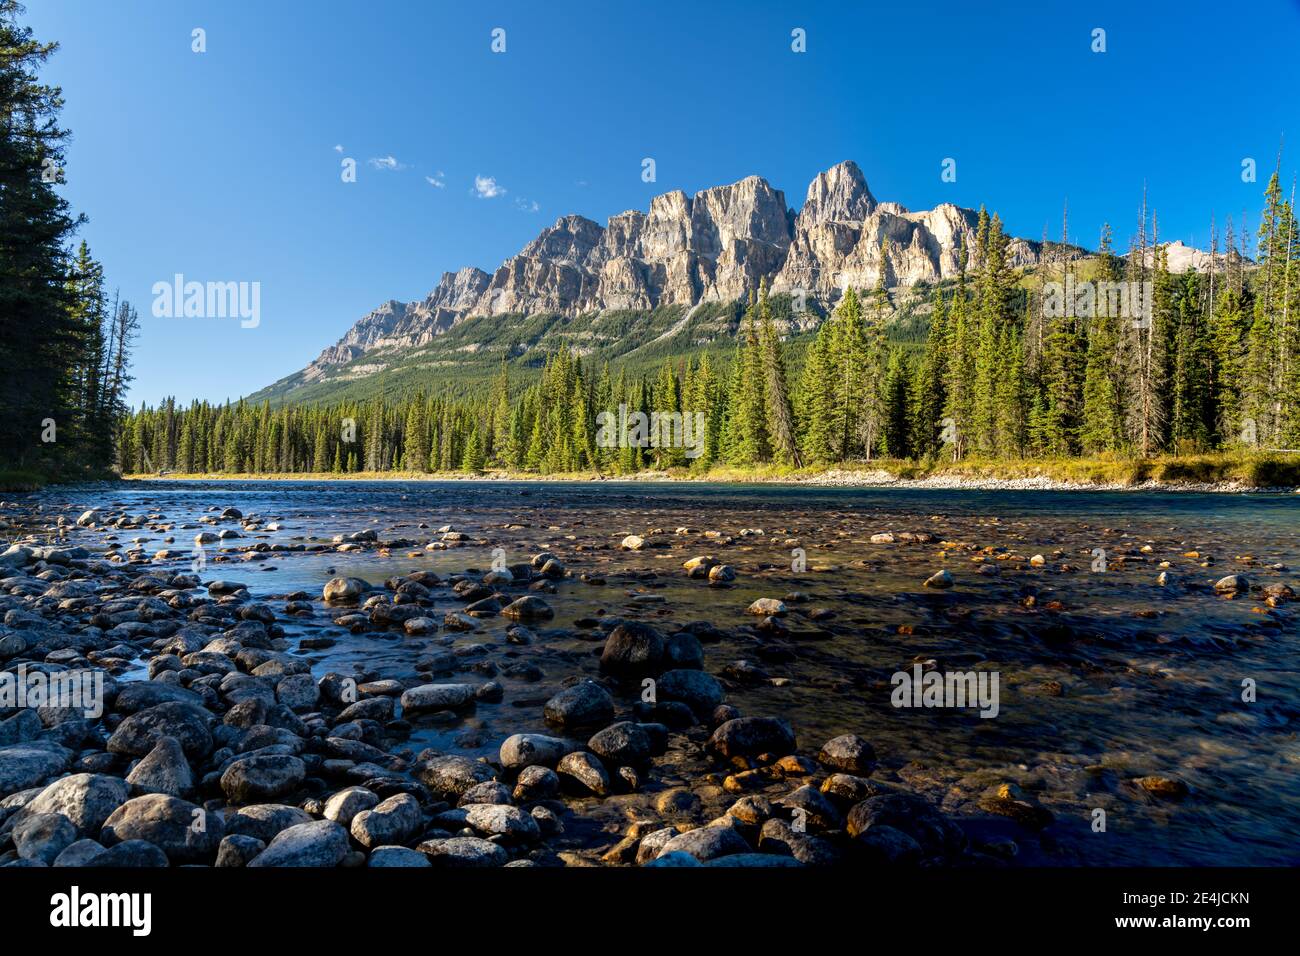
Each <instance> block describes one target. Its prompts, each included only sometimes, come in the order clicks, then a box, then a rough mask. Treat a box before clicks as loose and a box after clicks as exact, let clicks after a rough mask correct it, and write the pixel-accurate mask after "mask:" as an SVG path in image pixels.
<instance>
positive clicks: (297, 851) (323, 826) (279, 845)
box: [248, 820, 350, 867]
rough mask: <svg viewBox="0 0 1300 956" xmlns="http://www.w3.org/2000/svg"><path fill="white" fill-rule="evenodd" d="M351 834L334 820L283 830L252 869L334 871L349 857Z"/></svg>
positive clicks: (255, 861) (253, 864) (258, 858)
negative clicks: (321, 868)
mask: <svg viewBox="0 0 1300 956" xmlns="http://www.w3.org/2000/svg"><path fill="white" fill-rule="evenodd" d="M349 849H350V847H349V844H348V831H347V830H344V829H343V828H342V827H341V826H339V825H338V824H337V823H335V822H334V821H333V820H313V821H312V822H311V823H299V824H297V825H296V826H291V827H289V828H288V829H287V830H282V831H281V832H280V833H279V834H278V835H277V836H276V838H275V839H274V840H272V841H271V842H270V844H268V845H267V848H266V849H265V850H263V851H262V852H261V853H259V854H258V855H257V856H256V857H254V858H253V860H251V861H250V862H249V864H248V865H249V866H253V867H267V866H269V867H298V866H310V867H332V866H338V865H339V864H340V863H342V862H343V858H344V857H345V856H347V855H348V852H349Z"/></svg>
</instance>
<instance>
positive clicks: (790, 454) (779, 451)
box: [758, 283, 803, 468]
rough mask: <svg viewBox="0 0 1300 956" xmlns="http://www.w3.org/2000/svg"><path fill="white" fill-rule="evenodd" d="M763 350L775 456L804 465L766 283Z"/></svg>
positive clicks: (761, 311)
mask: <svg viewBox="0 0 1300 956" xmlns="http://www.w3.org/2000/svg"><path fill="white" fill-rule="evenodd" d="M758 315H759V325H760V331H759V349H760V352H761V364H762V372H763V386H764V388H763V392H764V396H763V397H764V404H765V405H766V406H767V419H766V422H765V424H766V429H767V433H768V435H769V436H771V439H770V440H771V448H772V455H773V457H774V458H775V460H776V461H777V462H778V463H780V464H782V465H794V466H795V467H797V468H798V467H802V466H803V459H802V457H801V456H800V454H799V445H798V440H797V436H796V433H795V421H794V409H793V408H792V407H791V404H790V394H789V390H788V388H787V387H786V369H785V355H784V350H783V349H782V347H781V339H780V337H779V336H778V335H777V332H776V323H775V322H773V321H772V308H771V305H770V303H769V302H768V298H767V285H766V283H764V284H762V285H760V286H759V298H758Z"/></svg>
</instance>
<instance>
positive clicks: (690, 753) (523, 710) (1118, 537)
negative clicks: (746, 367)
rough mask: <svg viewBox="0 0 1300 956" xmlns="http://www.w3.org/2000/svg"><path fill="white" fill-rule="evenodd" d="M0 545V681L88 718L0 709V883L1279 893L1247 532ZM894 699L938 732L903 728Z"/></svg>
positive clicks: (753, 511)
mask: <svg viewBox="0 0 1300 956" xmlns="http://www.w3.org/2000/svg"><path fill="white" fill-rule="evenodd" d="M0 514H3V517H4V520H5V521H6V522H7V523H8V524H9V526H10V532H9V537H10V539H11V540H13V539H15V538H16V539H17V541H16V543H15V545H14V546H13V547H12V548H10V549H9V551H7V552H5V553H2V554H0V566H4V567H5V568H6V571H5V573H4V575H3V578H2V579H0V609H3V610H4V612H5V618H4V624H3V626H0V679H3V680H8V681H10V682H11V686H12V687H13V688H14V690H15V692H17V691H18V688H20V687H21V688H23V689H24V690H25V691H26V692H28V693H30V692H31V691H33V690H36V689H39V688H38V685H37V681H38V680H40V678H38V677H37V676H36V675H38V674H39V675H45V674H59V675H65V676H67V677H71V676H74V675H76V674H85V675H89V676H90V677H91V678H93V679H94V681H95V682H99V681H102V685H100V686H101V687H102V692H100V690H99V689H98V688H97V684H96V683H92V684H91V689H92V692H93V693H95V695H96V696H95V697H94V698H93V699H91V700H90V701H88V702H85V701H83V703H89V704H90V705H91V706H89V707H87V708H83V710H88V711H89V713H88V714H87V713H77V714H75V715H73V714H69V713H65V712H64V711H63V710H62V709H61V708H58V707H44V708H41V707H35V708H33V707H32V706H31V705H32V703H33V701H32V700H31V698H30V697H29V698H28V699H27V701H26V704H27V706H22V705H21V703H19V705H18V706H17V707H16V708H6V707H5V706H4V704H3V697H0V867H3V866H5V865H9V864H13V865H20V866H28V865H36V863H35V861H37V860H40V861H45V860H49V859H52V860H53V861H54V862H55V863H56V864H57V865H60V866H66V865H75V864H77V863H78V862H92V863H93V864H94V865H107V864H112V863H120V862H122V861H123V860H127V861H133V862H137V863H150V862H152V863H153V864H155V865H162V864H163V863H165V862H169V863H172V864H179V863H191V862H198V863H215V864H217V865H220V866H223V867H225V866H239V865H253V866H258V867H261V866H281V865H307V864H309V863H314V864H315V865H343V866H392V865H410V866H419V867H423V866H430V865H432V866H435V867H443V866H457V865H469V864H473V865H484V866H500V865H512V866H555V865H565V866H590V865H608V864H621V865H634V864H638V863H639V864H641V865H656V866H665V865H669V864H676V865H686V866H693V865H695V863H693V862H691V861H690V860H688V859H687V857H691V858H693V859H694V860H695V861H696V862H698V863H701V864H704V865H717V866H734V865H743V866H751V865H752V866H794V865H796V864H800V865H807V866H821V865H825V864H832V863H834V864H842V865H850V866H852V865H859V866H865V867H868V868H874V867H879V866H882V865H891V864H892V865H896V866H903V867H908V868H911V867H915V866H917V865H920V864H925V865H945V866H956V867H966V866H970V865H976V866H981V867H999V868H1000V867H1004V866H1008V865H1011V866H1036V865H1067V866H1069V865H1082V866H1098V865H1138V864H1143V865H1165V864H1185V865H1251V864H1259V863H1268V864H1273V865H1281V864H1283V863H1285V862H1286V861H1288V860H1290V859H1291V854H1292V852H1293V850H1292V847H1293V842H1292V841H1291V839H1290V829H1293V828H1290V829H1289V819H1290V816H1289V807H1290V802H1291V800H1292V794H1293V792H1294V773H1293V769H1294V764H1295V759H1296V757H1295V745H1294V741H1293V740H1291V736H1292V735H1291V734H1290V731H1291V730H1292V726H1291V722H1290V721H1288V720H1287V719H1286V716H1285V715H1286V714H1287V713H1290V712H1292V711H1293V710H1294V708H1295V706H1296V695H1295V690H1294V688H1292V687H1290V686H1289V685H1288V684H1287V683H1286V682H1285V681H1272V680H1269V679H1268V677H1267V675H1271V674H1285V673H1287V672H1288V671H1287V668H1288V667H1289V666H1290V663H1291V662H1292V661H1294V658H1295V653H1296V648H1295V631H1294V621H1295V618H1294V607H1295V605H1294V604H1293V603H1292V600H1293V598H1294V590H1295V577H1294V572H1292V571H1291V570H1290V569H1291V568H1295V567H1300V551H1298V550H1297V548H1296V545H1295V542H1296V541H1298V540H1300V536H1298V535H1297V526H1298V523H1300V512H1298V511H1297V509H1295V508H1294V507H1293V502H1292V501H1291V500H1289V499H1288V498H1284V497H1282V496H1264V495H1260V496H1231V497H1228V496H1219V497H1214V496H1204V495H1199V496H1198V495H1194V494H1187V495H1177V496H1174V495H1164V496H1163V497H1162V496H1155V495H1146V496H1144V495H1129V496H1120V495H1116V494H1110V493H1097V494H1092V495H1089V494H1080V495H1075V494H1069V495H1062V494H1060V493H1057V494H1052V493H1047V494H1037V493H1034V494H1031V493H1028V492H1023V493H1016V492H1005V493H1001V492H1000V493H998V494H990V493H979V492H972V493H939V494H936V493H933V492H925V491H921V492H894V491H892V490H887V491H877V490H870V489H867V490H858V491H853V490H848V491H844V492H842V493H840V492H838V491H837V493H835V494H830V493H828V492H827V491H826V490H825V489H822V490H818V489H816V488H814V487H812V486H796V485H788V484H787V485H778V484H775V483H773V484H763V485H750V486H747V487H741V486H726V485H714V486H705V485H689V484H684V483H680V484H674V483H666V484H661V485H656V486H651V485H646V486H643V487H641V488H637V487H635V486H628V485H622V486H619V485H612V484H611V485H604V484H601V483H595V484H591V483H588V484H577V483H567V484H565V483H559V482H556V483H552V484H550V485H547V484H545V483H530V484H528V485H511V484H508V483H504V482H502V483H495V484H493V483H483V484H479V485H473V484H469V483H464V482H458V483H448V484H445V485H434V484H431V483H425V484H421V483H411V484H409V485H405V486H403V485H401V484H395V483H389V482H386V483H382V484H379V483H376V484H374V485H370V486H364V485H354V484H350V483H341V482H304V483H291V482H266V483H261V484H259V483H254V482H248V483H240V482H220V483H213V484H212V485H210V486H206V487H205V486H203V485H198V484H183V483H179V482H175V483H167V482H123V483H118V484H111V485H110V484H105V485H96V486H85V487H80V488H52V489H48V490H47V491H45V492H43V493H41V494H40V495H38V496H35V497H34V498H33V499H32V500H26V501H9V502H6V503H5V504H4V506H3V511H2V512H0ZM918 668H919V669H920V675H921V679H924V678H925V675H926V674H928V673H935V674H943V675H945V676H944V679H945V681H946V680H947V679H948V675H952V676H953V679H954V680H957V679H958V678H960V679H961V680H963V681H965V680H967V679H968V678H969V679H970V680H974V681H975V682H976V683H975V684H974V685H971V686H972V687H973V690H971V691H970V692H969V693H971V694H974V695H975V697H970V696H969V695H968V697H967V698H966V701H965V704H964V705H963V704H962V703H961V701H959V700H958V699H956V698H955V697H954V698H953V699H952V700H951V701H944V702H942V703H941V705H940V702H936V703H935V705H934V706H931V705H929V704H925V703H924V701H923V702H922V705H921V706H919V707H918V706H916V702H915V696H914V694H913V696H904V697H899V696H898V695H897V694H896V693H895V690H896V689H897V688H898V687H899V686H906V687H912V688H915V687H916V686H917V683H916V680H917V678H916V675H917V673H918ZM5 675H7V676H5ZM95 675H101V676H100V677H96V676H95ZM980 675H983V677H984V679H985V680H986V682H987V687H986V688H985V690H980V684H979V683H978V682H979V680H980V679H981V676H980ZM1255 675H1260V676H1261V677H1263V678H1264V679H1263V680H1260V686H1261V690H1262V691H1263V692H1262V693H1261V694H1260V699H1259V702H1258V703H1254V702H1248V701H1245V700H1243V699H1241V698H1240V696H1239V695H1240V692H1241V687H1242V685H1241V681H1242V679H1243V677H1244V676H1252V677H1253V676H1255ZM61 679H62V678H61ZM1256 679H1259V678H1256ZM647 680H648V681H649V682H650V684H649V685H647V684H646V681H647ZM900 681H902V682H903V683H900ZM909 681H910V682H911V683H907V682H909ZM963 686H964V685H963ZM647 687H651V688H653V693H652V695H651V697H650V698H649V699H647V697H646V690H647ZM986 691H987V693H986ZM972 701H976V703H979V706H978V707H976V706H975V704H973V703H972ZM734 721H741V722H740V723H734ZM164 738H166V739H164ZM1224 781H1231V782H1232V783H1231V785H1225V783H1224ZM51 788H52V789H51ZM404 797H409V798H410V799H405V798H404ZM78 801H79V802H78ZM88 802H92V803H94V804H95V806H96V807H97V809H96V811H95V812H94V813H93V815H90V814H89V812H88V814H87V815H85V816H78V817H77V819H75V820H74V819H72V818H71V817H69V826H64V825H63V824H62V823H60V821H59V820H58V819H52V818H57V817H59V816H60V815H61V814H63V811H62V810H61V809H60V808H62V807H66V806H72V805H76V806H82V805H86V804H87V803H88ZM196 810H201V811H204V812H206V813H207V818H206V821H207V827H206V829H205V831H204V834H205V836H204V840H203V841H200V842H196V841H194V840H191V839H189V838H188V837H187V838H185V839H182V837H183V835H184V830H185V827H186V826H187V825H188V821H191V820H193V819H194V816H193V815H194V813H195V811H196ZM1098 810H1102V811H1104V812H1105V814H1106V815H1107V817H1108V818H1109V819H1110V820H1112V821H1114V823H1115V830H1116V831H1117V832H1122V834H1123V838H1122V839H1119V840H1111V839H1106V838H1103V837H1100V836H1099V835H1098V833H1097V832H1095V831H1094V830H1093V829H1092V822H1093V820H1094V819H1095V818H1096V816H1095V814H1096V811H1098ZM366 814H369V815H366ZM534 827H535V828H536V829H535V830H534ZM1120 827H1122V828H1123V829H1122V831H1120ZM381 828H382V829H381ZM895 831H897V832H895ZM937 834H947V836H944V837H942V838H939V837H937V836H936V835H937ZM69 839H71V841H72V842H68V841H69ZM673 840H677V841H678V842H676V843H675V844H674V843H671V841H673ZM670 846H671V849H669V847H670ZM74 848H75V849H74ZM65 853H66V854H68V855H67V856H66V857H64V856H63V854H65ZM681 854H684V856H683V855H681ZM60 860H61V862H60ZM259 860H260V862H258V861H259ZM715 860H719V861H723V862H717V863H715V862H714V861H715ZM24 861H27V862H24Z"/></svg>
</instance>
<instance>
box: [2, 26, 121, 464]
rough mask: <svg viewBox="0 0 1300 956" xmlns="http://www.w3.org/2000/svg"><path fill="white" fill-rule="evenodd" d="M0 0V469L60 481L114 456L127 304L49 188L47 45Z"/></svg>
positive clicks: (60, 146)
mask: <svg viewBox="0 0 1300 956" xmlns="http://www.w3.org/2000/svg"><path fill="white" fill-rule="evenodd" d="M21 10H22V8H21V7H20V6H19V5H18V4H17V3H16V0H0V110H2V111H3V115H2V116H0V321H3V330H2V332H0V408H3V410H4V414H3V415H0V449H3V457H2V458H0V472H5V471H11V472H13V473H17V474H20V475H32V476H37V477H60V478H71V477H79V476H87V475H96V474H103V473H106V472H107V471H108V469H109V468H110V467H111V466H113V465H114V464H115V463H116V461H117V439H118V436H119V435H120V434H121V428H122V422H123V421H124V419H125V416H126V413H127V408H126V401H125V395H126V386H127V383H128V382H129V381H130V374H129V365H130V349H131V342H132V340H133V338H134V337H135V335H136V331H137V328H138V320H137V317H136V313H135V310H134V309H133V308H132V307H131V305H130V304H129V303H127V302H125V301H121V300H120V299H119V298H118V297H117V296H116V295H113V296H110V295H109V293H108V290H107V286H106V284H105V278H104V270H103V267H102V266H101V265H100V264H99V263H98V262H96V261H95V260H94V258H93V257H92V256H91V254H90V250H89V248H88V247H87V246H86V243H85V242H84V241H82V242H79V243H76V242H75V233H76V231H77V229H78V227H79V226H80V225H81V224H82V223H83V222H84V221H85V220H84V217H83V216H79V215H76V214H74V213H73V212H72V210H71V209H70V208H69V205H68V202H67V201H66V200H65V199H63V198H62V197H61V196H60V195H59V193H58V187H59V186H60V185H61V184H62V183H63V181H64V170H63V162H64V159H63V154H64V143H65V141H66V139H67V135H68V134H67V132H66V131H65V130H63V129H62V128H60V126H59V124H58V114H59V110H60V108H61V107H62V95H61V93H60V91H59V90H58V89H57V88H55V87H51V86H47V85H45V84H43V83H41V82H40V80H39V79H38V77H37V73H38V71H39V69H40V68H41V66H42V65H43V64H44V63H45V62H46V60H47V59H48V58H49V57H50V55H51V54H52V53H53V52H54V50H55V49H56V45H55V44H51V43H41V42H39V41H37V40H35V39H34V38H33V37H32V33H31V30H30V29H28V28H25V27H22V26H19V25H18V23H17V15H18V14H19V13H20V12H21Z"/></svg>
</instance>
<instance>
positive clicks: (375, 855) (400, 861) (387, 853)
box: [366, 846, 433, 868]
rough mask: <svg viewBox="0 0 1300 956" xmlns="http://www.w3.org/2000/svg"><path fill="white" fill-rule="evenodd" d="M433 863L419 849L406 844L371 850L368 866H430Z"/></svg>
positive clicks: (378, 847) (367, 861)
mask: <svg viewBox="0 0 1300 956" xmlns="http://www.w3.org/2000/svg"><path fill="white" fill-rule="evenodd" d="M432 865H433V864H431V863H430V862H429V858H428V857H427V856H425V855H424V854H423V853H421V852H420V851H419V850H412V849H409V848H407V847H404V846H377V847H375V848H374V849H373V850H371V851H370V857H369V859H367V860H366V866H372V867H415V868H421V867H430V866H432Z"/></svg>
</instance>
